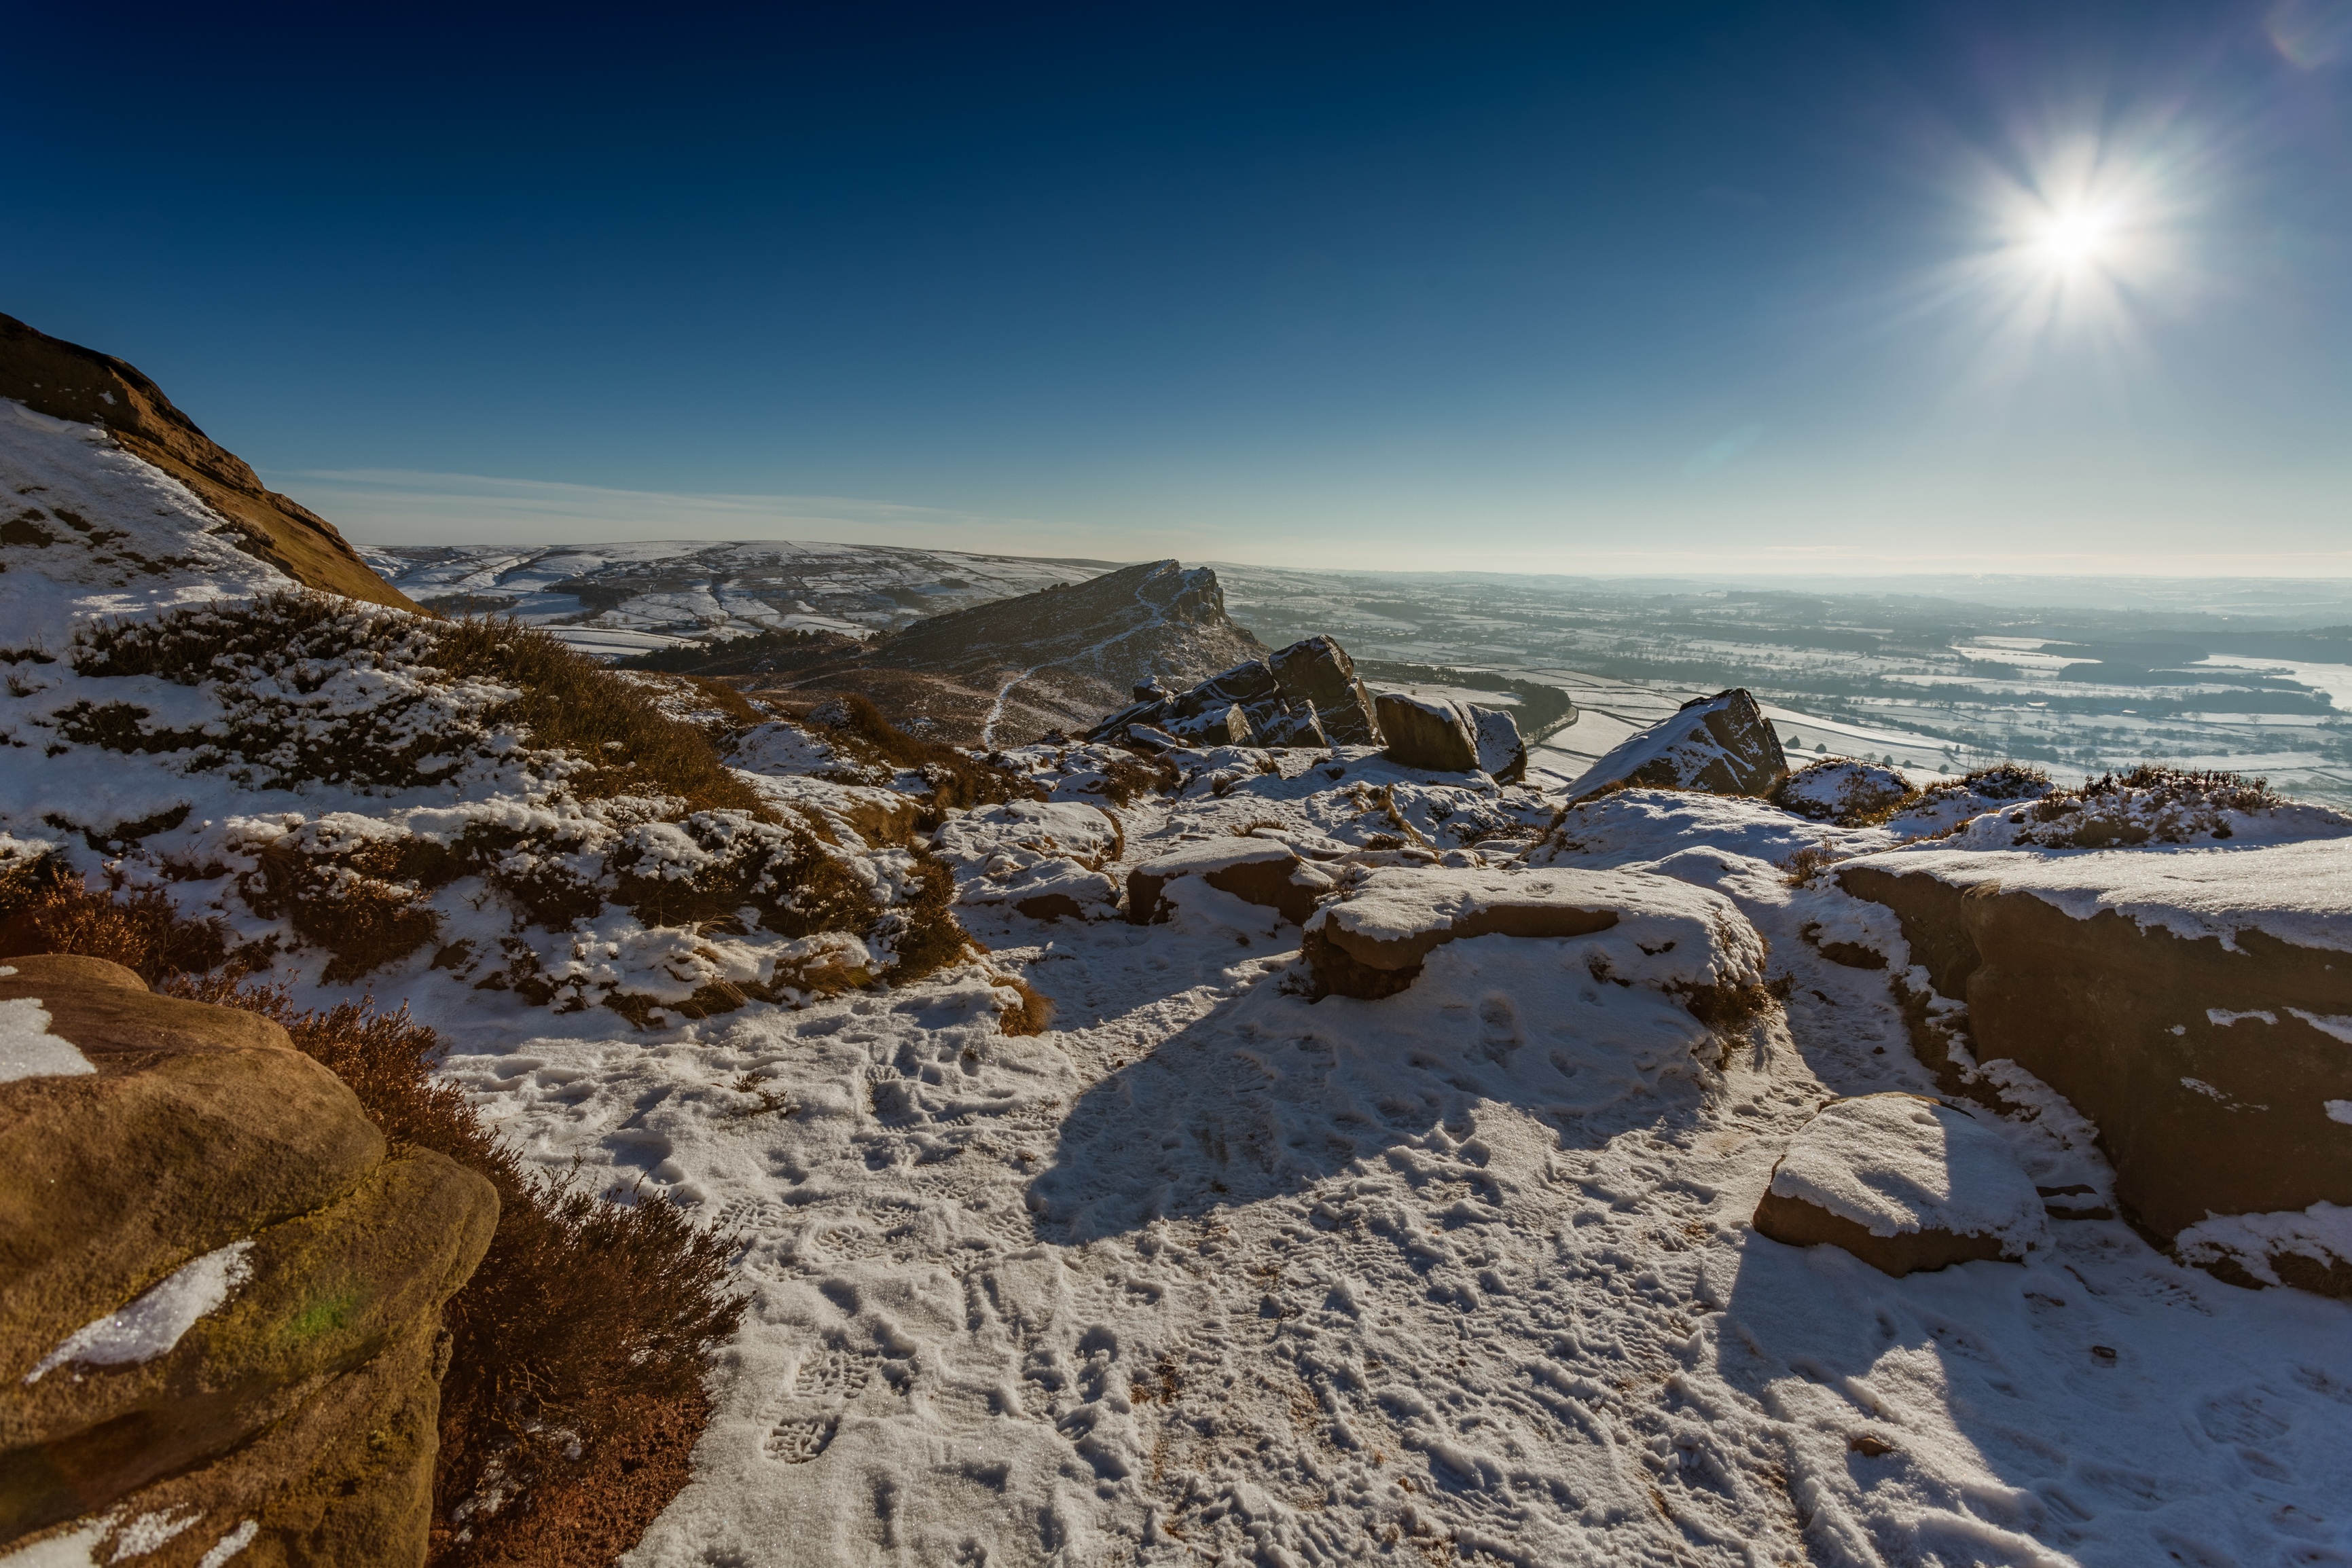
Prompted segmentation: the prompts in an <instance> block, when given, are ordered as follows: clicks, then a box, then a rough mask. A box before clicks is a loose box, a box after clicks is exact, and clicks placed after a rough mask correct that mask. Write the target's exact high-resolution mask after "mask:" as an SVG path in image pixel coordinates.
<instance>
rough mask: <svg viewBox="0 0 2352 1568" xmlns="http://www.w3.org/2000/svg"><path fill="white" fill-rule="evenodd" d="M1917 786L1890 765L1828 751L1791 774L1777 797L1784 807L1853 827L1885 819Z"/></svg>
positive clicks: (1814, 818)
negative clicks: (1833, 754)
mask: <svg viewBox="0 0 2352 1568" xmlns="http://www.w3.org/2000/svg"><path fill="white" fill-rule="evenodd" d="M1916 793H1917V791H1916V790H1915V789H1912V787H1911V781H1910V780H1909V779H1906V778H1905V777H1904V776H1903V775H1902V774H1900V773H1898V772H1896V771H1895V769H1894V768H1882V767H1880V766H1879V765H1878V764H1877V763H1875V762H1861V761H1857V760H1856V759H1854V758H1851V757H1824V758H1822V759H1821V760H1820V761H1818V762H1808V763H1807V764H1805V766H1803V767H1802V768H1798V769H1797V770H1796V771H1795V772H1794V773H1791V774H1790V775H1789V778H1788V780H1787V782H1785V783H1783V784H1782V785H1781V786H1780V793H1779V794H1777V795H1775V796H1774V797H1773V800H1774V801H1775V803H1777V804H1778V805H1780V807H1781V808H1782V809H1783V810H1789V811H1792V812H1794V813H1795V814H1796V815H1798V816H1800V817H1804V818H1808V819H1810V820H1811V821H1816V822H1838V823H1841V824H1843V825H1845V826H1849V827H1858V826H1863V825H1865V824H1867V823H1871V822H1875V821H1883V820H1884V819H1885V818H1886V817H1887V816H1888V815H1890V814H1891V813H1893V812H1894V810H1895V809H1896V808H1897V807H1899V806H1901V805H1902V804H1903V803H1904V802H1905V801H1906V800H1909V799H1911V797H1912V796H1913V795H1915V794H1916Z"/></svg>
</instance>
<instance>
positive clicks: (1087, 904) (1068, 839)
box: [937, 800, 1126, 920]
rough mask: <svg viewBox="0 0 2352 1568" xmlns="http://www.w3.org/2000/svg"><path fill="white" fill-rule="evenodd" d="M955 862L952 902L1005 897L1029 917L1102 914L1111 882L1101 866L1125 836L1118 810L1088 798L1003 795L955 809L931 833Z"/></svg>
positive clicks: (1113, 908)
mask: <svg viewBox="0 0 2352 1568" xmlns="http://www.w3.org/2000/svg"><path fill="white" fill-rule="evenodd" d="M937 843H938V852H939V855H940V859H941V860H943V861H945V862H947V863H948V864H949V865H950V867H952V868H954V869H955V870H956V871H957V872H958V873H960V874H959V876H958V878H957V891H956V899H957V902H959V903H961V904H1009V905H1011V906H1012V908H1013V910H1014V911H1015V912H1016V913H1018V914H1021V915H1027V916H1028V917H1029V918H1031V919H1032V920H1108V919H1109V918H1110V917H1111V916H1113V915H1116V914H1118V883H1117V882H1115V881H1113V880H1112V879H1111V877H1110V875H1109V874H1108V873H1107V872H1106V871H1105V870H1104V867H1106V866H1108V865H1109V864H1110V863H1111V862H1115V861H1116V860H1118V857H1119V854H1120V852H1121V851H1122V850H1123V849H1124V848H1125V847H1126V836H1125V834H1124V832H1123V831H1122V830H1121V828H1120V826H1119V821H1118V817H1117V816H1116V815H1114V814H1113V813H1112V812H1110V811H1109V810H1106V809H1104V808H1102V807H1100V806H1093V805H1084V804H1078V803H1076V802H1071V801H1063V800H1054V801H1045V800H1008V801H1006V802H1004V803H1003V804H1002V805H992V806H980V807H976V808H974V809H973V810H969V811H961V812H958V813H957V814H956V815H955V816H953V817H951V818H950V819H949V820H948V821H947V822H946V823H945V824H943V825H942V826H941V827H940V831H939V835H938V841H937Z"/></svg>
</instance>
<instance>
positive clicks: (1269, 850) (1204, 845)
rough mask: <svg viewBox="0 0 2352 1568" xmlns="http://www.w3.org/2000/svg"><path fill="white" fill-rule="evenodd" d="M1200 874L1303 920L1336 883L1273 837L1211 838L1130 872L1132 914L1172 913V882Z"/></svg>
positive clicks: (1161, 916)
mask: <svg viewBox="0 0 2352 1568" xmlns="http://www.w3.org/2000/svg"><path fill="white" fill-rule="evenodd" d="M1187 876H1191V877H1198V878H1200V879H1201V881H1202V883H1205V884H1206V885H1208V886H1210V887H1213V888H1215V889H1217V890H1218V891H1219V892H1221V893H1230V894H1233V895H1234V897H1236V898H1238V899H1240V900H1241V901H1242V902H1243V903H1244V904H1256V905H1258V906H1259V907H1261V908H1264V909H1271V910H1275V911H1276V912H1277V913H1279V914H1280V915H1281V916H1282V917H1283V918H1284V919H1285V920H1287V921H1289V922H1291V923H1292V924H1293V925H1304V924H1305V923H1306V922H1307V918H1308V917H1309V916H1310V915H1313V914H1314V913H1315V905H1316V904H1317V902H1318V900H1319V899H1321V898H1322V897H1323V896H1325V895H1326V894H1329V893H1330V892H1331V891H1332V890H1333V889H1334V887H1335V886H1336V885H1337V884H1336V883H1334V882H1333V881H1332V879H1331V877H1330V875H1329V873H1326V872H1324V871H1322V870H1321V869H1320V868H1318V867H1317V866H1316V865H1314V864H1313V863H1312V862H1307V861H1304V860H1301V859H1300V858H1299V857H1298V855H1297V852H1295V851H1293V850H1292V849H1291V847H1290V846H1289V845H1287V844H1285V843H1280V842H1277V841H1275V840H1272V839H1223V840H1217V839H1212V840H1208V841H1203V842H1201V843H1194V844H1186V845H1184V846H1183V847H1182V848H1181V849H1177V850H1174V851H1171V852H1169V853H1167V854H1164V855H1160V856H1157V857H1155V858H1154V859H1151V860H1149V861H1146V862H1143V863H1142V864H1141V865H1139V866H1137V867H1136V868H1135V869H1134V870H1132V871H1130V872H1129V873H1127V917H1128V919H1129V920H1131V921H1133V922H1134V923H1135V924H1136V925H1150V924H1152V923H1153V922H1155V921H1160V920H1165V919H1167V918H1168V913H1169V911H1168V901H1167V897H1166V890H1167V887H1168V884H1169V883H1171V882H1174V881H1175V880H1176V879H1177V878H1179V877H1187Z"/></svg>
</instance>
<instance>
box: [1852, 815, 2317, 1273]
mask: <svg viewBox="0 0 2352 1568" xmlns="http://www.w3.org/2000/svg"><path fill="white" fill-rule="evenodd" d="M1836 876H1837V881H1838V883H1839V885H1841V886H1842V887H1843V888H1844V889H1845V890H1846V891H1847V892H1848V893H1851V894H1856V895H1858V896H1860V897H1864V898H1868V899H1872V900H1874V901H1875V902H1877V903H1880V904H1885V906H1886V907H1888V908H1889V909H1892V910H1893V911H1894V912H1895V916H1896V918H1897V920H1898V921H1899V922H1900V924H1901V926H1902V931H1903V936H1904V940H1905V942H1906V944H1907V946H1909V948H1910V956H1911V959H1912V962H1913V963H1915V964H1916V965H1918V966H1920V967H1923V968H1924V969H1925V971H1926V976H1927V981H1928V983H1929V984H1930V986H1932V988H1933V989H1934V991H1935V993H1937V995H1938V996H1940V997H1941V998H1948V1000H1949V1001H1951V1002H1958V1003H1964V1004H1965V1012H1960V1011H1958V1010H1955V1009H1949V1008H1948V1007H1943V1006H1940V1005H1931V1002H1932V999H1931V998H1918V1001H1917V1005H1916V1006H1915V1009H1914V1010H1915V1019H1916V1021H1915V1029H1916V1034H1917V1037H1918V1039H1917V1043H1918V1046H1919V1051H1920V1054H1921V1056H1922V1058H1923V1059H1925V1060H1927V1061H1928V1062H1929V1064H1930V1065H1931V1066H1934V1067H1936V1068H1937V1069H1938V1071H1940V1072H1942V1073H1943V1074H1944V1076H1945V1077H1946V1078H1947V1079H1948V1081H1949V1082H1948V1086H1949V1087H1950V1088H1952V1089H1954V1090H1956V1091H1959V1092H1970V1091H1971V1090H1973V1092H1976V1093H1979V1094H1982V1093H1984V1092H1985V1090H1984V1089H1983V1087H1982V1086H1981V1084H1980V1083H1979V1084H1974V1085H1972V1084H1970V1083H1969V1082H1966V1080H1967V1079H1968V1078H1969V1071H1968V1070H1967V1068H1966V1067H1965V1065H1964V1064H1963V1063H1962V1062H1961V1061H1960V1059H1958V1058H1957V1057H1955V1056H1953V1055H1952V1054H1951V1051H1950V1042H1952V1041H1954V1040H1959V1039H1961V1038H1965V1040H1966V1041H1967V1043H1968V1045H1969V1050H1970V1051H1973V1054H1974V1056H1975V1058H1976V1060H1977V1061H1979V1062H1989V1061H1999V1060H2001V1059H2008V1060H2011V1061H2015V1062H2017V1063H2018V1064H2019V1065H2020V1066H2021V1067H2023V1068H2025V1069H2026V1070H2027V1071H2030V1072H2032V1074H2033V1075H2034V1076H2035V1077H2037V1078H2040V1079H2041V1080H2042V1082H2046V1083H2048V1084H2049V1085H2050V1086H2051V1087H2052V1088H2053V1089H2055V1090H2057V1091H2058V1092H2060V1093H2062V1094H2063V1095H2064V1096H2065V1097H2066V1098H2067V1100H2068V1101H2069V1102H2071V1103H2073V1104H2074V1108H2075V1109H2076V1110H2078V1111H2080V1112H2081V1113H2083V1114H2084V1116H2086V1117H2088V1118H2089V1119H2090V1120H2091V1121H2092V1122H2093V1123H2094V1124H2095V1125H2096V1126H2097V1128H2098V1135H2099V1143H2100V1146H2101V1148H2102V1149H2103V1150H2104V1151H2105V1154H2106V1155H2107V1157H2108V1159H2109V1160H2110V1161H2111V1162H2112V1163H2113V1165H2114V1166H2115V1170H2116V1199H2117V1200H2118V1203H2119V1205H2120V1206H2121V1207H2122V1209H2123V1211H2124V1214H2125V1217H2126V1218H2128V1219H2130V1220H2132V1221H2133V1222H2134V1223H2135V1224H2136V1225H2137V1226H2138V1227H2139V1228H2140V1229H2142V1230H2143V1231H2144V1232H2146V1233H2147V1234H2148V1235H2149V1236H2151V1237H2153V1238H2155V1239H2158V1241H2162V1242H2170V1241H2171V1240H2173V1239H2175V1238H2177V1237H2179V1235H2180V1234H2181V1232H2183V1231H2184V1230H2186V1229H2188V1228H2191V1227H2193V1226H2197V1225H2198V1224H2199V1223H2200V1222H2201V1221H2204V1220H2205V1219H2206V1218H2207V1217H2208V1216H2209V1215H2220V1216H2229V1215H2273V1214H2279V1213H2283V1212H2301V1211H2305V1210H2309V1209H2312V1208H2313V1207H2315V1206H2321V1205H2334V1206H2345V1205H2352V895H2347V893H2346V891H2345V890H2346V889H2347V888H2352V842H2347V841H2341V840H2338V841H2333V842H2319V843H2301V844H2281V845H2273V846H2268V847H2264V848H2258V849H2249V850H2241V851H2234V852H2233V851H2228V850H2201V851H2173V852H2158V851H2133V850H2126V851H2107V852H2097V853H2091V854H2074V855H2045V854H2037V853H2031V852H1933V851H1931V852H1892V853H1886V854H1880V855H1873V856H1867V857H1864V858H1863V859H1860V860H1856V861H1853V862H1847V863H1846V864H1844V865H1843V866H1841V867H1840V868H1839V870H1838V872H1837V873H1836ZM2209 1261H2210V1260H2209ZM2262 1266H2263V1267H2266V1268H2269V1269H2270V1270H2273V1271H2274V1272H2275V1273H2276V1275H2277V1276H2278V1277H2279V1278H2281V1279H2285V1280H2288V1281H2290V1282H2297V1283H2304V1284H2307V1285H2311V1286H2312V1287H2314V1288H2318V1289H2326V1290H2330V1291H2336V1293H2352V1258H2346V1257H2341V1256H2333V1255H2329V1256H2322V1255H2319V1253H2318V1252H2317V1251H2313V1250H2310V1249H2305V1251H2303V1252H2301V1253H2296V1252H2294V1250H2293V1249H2292V1248H2290V1249H2288V1250H2287V1251H2285V1252H2283V1253H2281V1254H2278V1255H2275V1256H2273V1257H2271V1258H2270V1259H2269V1260H2267V1262H2266V1263H2264V1264H2263V1265H2262ZM2220 1271H2221V1272H2224V1273H2225V1274H2227V1273H2228V1272H2229V1270H2228V1269H2227V1268H2226V1267H2224V1268H2223V1269H2221V1270H2220ZM2255 1271H2256V1272H2257V1273H2259V1271H2260V1270H2259V1269H2258V1270H2255Z"/></svg>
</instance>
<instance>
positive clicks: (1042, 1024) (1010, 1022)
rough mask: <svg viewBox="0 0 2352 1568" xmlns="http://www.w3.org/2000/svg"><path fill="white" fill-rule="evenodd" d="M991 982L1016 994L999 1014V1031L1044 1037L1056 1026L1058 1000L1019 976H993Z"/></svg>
mask: <svg viewBox="0 0 2352 1568" xmlns="http://www.w3.org/2000/svg"><path fill="white" fill-rule="evenodd" d="M988 983H989V984H990V985H991V986H992V987H994V988H997V989H998V990H1001V991H1010V992H1012V993H1013V997H1012V999H1011V1000H1009V1001H1007V1002H1006V1003H1005V1004H1004V1007H1003V1010H1002V1011H1001V1012H999V1013H998V1014H997V1028H998V1029H999V1030H1002V1031H1003V1032H1004V1033H1006V1034H1010V1035H1033V1034H1043V1033H1045V1031H1046V1030H1048V1029H1050V1028H1052V1027H1053V1022H1054V1000H1053V998H1051V997H1048V996H1046V995H1045V993H1044V992H1043V991H1040V990H1039V989H1037V988H1036V987H1034V986H1033V985H1031V984H1030V983H1029V982H1028V981H1026V980H1024V979H1023V978H1022V977H1020V976H1018V975H991V976H990V977H988Z"/></svg>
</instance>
